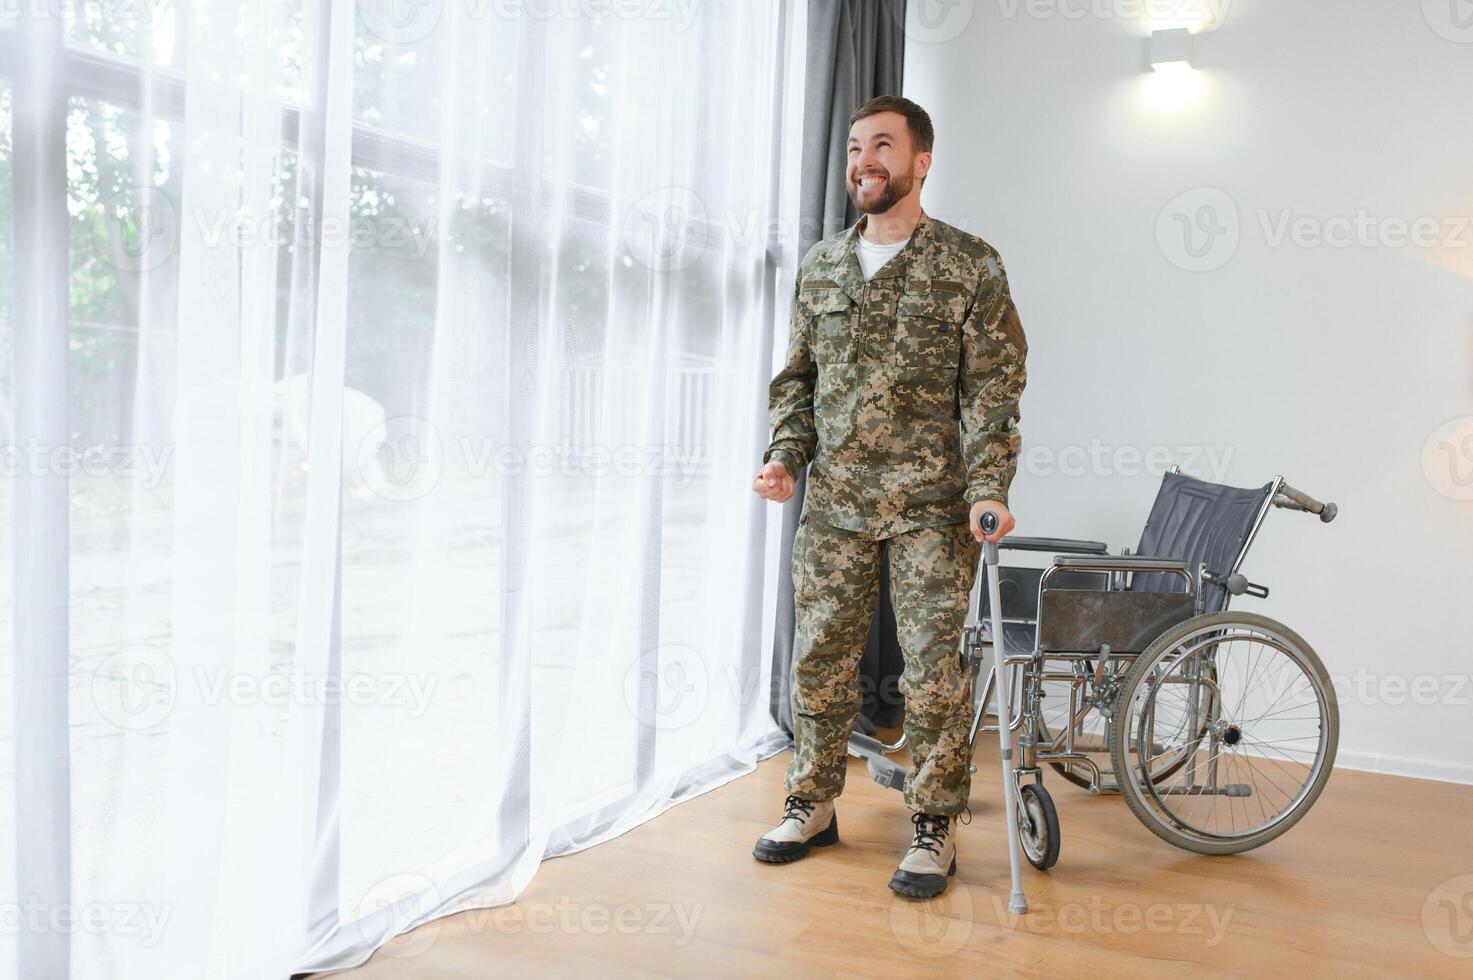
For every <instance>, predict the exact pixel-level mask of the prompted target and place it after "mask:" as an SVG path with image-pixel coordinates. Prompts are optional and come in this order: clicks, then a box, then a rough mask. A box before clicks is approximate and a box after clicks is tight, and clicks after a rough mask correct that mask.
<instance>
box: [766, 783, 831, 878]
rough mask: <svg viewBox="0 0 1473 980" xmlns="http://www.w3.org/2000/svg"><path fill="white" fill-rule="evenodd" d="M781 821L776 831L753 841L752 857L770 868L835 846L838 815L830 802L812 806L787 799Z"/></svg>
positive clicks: (808, 802)
mask: <svg viewBox="0 0 1473 980" xmlns="http://www.w3.org/2000/svg"><path fill="white" fill-rule="evenodd" d="M783 810H784V813H783V818H782V820H780V821H778V824H777V826H776V827H774V828H772V829H771V830H769V831H768V832H767V833H765V834H763V835H762V836H761V837H759V838H757V846H756V847H754V848H753V849H752V856H753V857H755V858H756V859H757V860H759V861H767V862H769V863H770V864H786V863H787V862H789V861H796V860H798V859H799V858H801V857H807V856H808V850H809V848H811V847H828V846H829V845H830V844H837V843H838V842H839V815H838V814H837V813H835V812H834V801H833V800H824V801H823V802H821V803H815V802H813V801H811V800H800V799H798V797H796V796H790V797H788V798H787V799H786V800H784V801H783Z"/></svg>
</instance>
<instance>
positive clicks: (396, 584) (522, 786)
mask: <svg viewBox="0 0 1473 980" xmlns="http://www.w3.org/2000/svg"><path fill="white" fill-rule="evenodd" d="M16 10H17V11H18V16H11V17H8V18H6V19H5V20H3V21H0V54H3V55H4V57H3V58H0V66H5V67H4V68H3V75H0V122H3V126H0V151H3V152H0V180H3V181H5V182H6V184H10V185H13V194H12V193H10V192H9V191H7V193H6V194H5V201H4V204H3V205H0V207H3V212H0V220H3V222H4V225H3V227H0V239H3V240H4V247H5V248H6V249H7V250H9V249H11V248H12V245H11V242H10V239H11V238H12V236H13V238H14V246H13V247H14V249H15V254H16V256H17V261H15V263H14V269H15V275H14V276H13V277H12V276H11V275H10V274H9V266H10V264H11V255H12V253H11V252H10V251H7V252H6V253H4V257H5V259H6V263H5V264H6V266H7V269H6V271H5V273H4V276H5V278H4V279H3V280H0V353H3V355H4V356H3V359H0V371H3V378H0V380H3V398H0V421H3V422H4V431H3V436H4V444H5V449H6V459H5V463H6V466H5V471H4V474H3V482H0V494H3V499H4V504H5V506H4V509H3V512H0V520H3V521H4V522H5V524H6V527H5V536H4V547H5V549H6V551H5V555H4V558H5V560H4V561H3V562H0V576H3V577H4V582H3V586H4V591H3V595H4V600H3V601H4V606H3V608H4V610H5V612H6V615H7V622H6V623H5V628H4V630H3V631H0V644H3V648H0V653H3V659H0V684H3V685H4V690H3V692H0V693H3V695H4V702H3V703H4V714H3V717H0V738H3V739H4V743H5V747H6V751H5V752H3V754H0V806H4V807H5V808H6V809H7V810H8V811H9V812H10V813H12V814H13V815H14V819H13V820H11V819H6V820H5V822H4V824H5V829H4V830H3V831H0V902H3V903H5V912H6V913H7V916H8V919H7V921H6V922H5V923H4V924H5V925H6V926H7V928H3V929H0V975H9V974H11V973H12V972H13V973H15V974H18V975H23V976H47V977H53V976H68V975H70V976H76V977H141V978H142V977H146V978H151V980H152V978H158V977H175V976H179V977H183V976H229V977H237V976H238V977H252V978H255V977H264V976H286V975H288V974H290V973H291V972H293V971H297V970H305V969H323V968H329V967H335V966H344V965H350V964H353V963H357V962H361V961H362V960H363V959H365V958H366V957H367V956H368V955H369V953H370V952H371V951H372V950H373V949H374V948H376V947H378V946H380V945H381V944H384V943H386V942H388V941H390V940H391V939H392V937H394V936H396V935H397V934H399V933H401V932H403V931H404V930H406V929H407V928H409V927H411V926H413V925H415V924H417V923H420V922H424V921H427V920H429V919H432V918H434V917H436V916H439V915H443V914H446V913H448V912H452V911H455V910H458V909H463V908H469V907H475V906H485V905H492V904H499V903H504V902H508V901H510V900H512V899H513V898H514V897H515V896H516V895H517V894H518V892H519V891H520V890H521V889H522V888H523V887H524V886H525V885H526V884H527V883H528V882H529V881H530V880H531V878H532V876H533V875H534V873H535V872H536V869H537V866H538V864H539V863H540V861H541V860H543V859H544V858H545V857H547V856H552V855H556V854H560V853H566V852H568V851H571V850H575V849H578V848H580V847H584V846H588V845H590V844H593V843H597V842H599V841H602V840H606V839H608V838H610V837H612V836H615V835H617V834H619V833H622V832H623V831H625V830H627V829H629V828H630V827H632V826H634V825H636V824H637V823H639V822H641V821H643V820H645V819H648V818H649V817H651V816H653V815H655V814H657V813H658V812H660V811H661V810H662V809H664V808H666V807H668V806H670V805H671V804H673V803H674V802H678V801H680V800H682V799H685V798H688V797H689V796H691V795H694V794H696V793H699V792H702V791H704V790H706V789H709V788H711V787H713V786H716V785H719V784H720V783H722V782H724V781H726V780H728V779H730V778H733V777H734V776H737V775H740V774H742V773H744V772H747V771H749V770H750V769H751V767H752V765H753V764H754V763H755V761H757V760H758V759H760V758H761V757H763V756H764V755H767V754H770V753H771V752H773V751H776V750H777V748H779V747H780V746H781V744H782V739H781V738H780V737H779V736H778V734H777V732H776V731H775V728H774V726H773V724H772V722H771V719H770V717H769V713H768V703H769V697H770V694H769V691H770V676H769V675H770V665H769V654H768V651H770V649H771V630H772V623H771V616H770V614H769V613H768V610H769V609H770V605H771V601H770V600H771V596H770V594H769V593H770V591H771V582H772V576H771V571H772V568H773V566H774V563H775V560H776V559H775V557H774V556H775V554H776V549H775V547H774V535H775V528H774V527H773V523H774V522H773V521H772V520H771V518H772V517H773V516H774V515H773V514H771V513H769V512H768V511H766V510H765V509H764V508H763V507H762V506H760V505H759V504H758V503H757V502H755V501H754V499H753V498H752V495H751V493H750V491H749V490H748V489H747V488H748V485H749V481H750V478H751V474H752V472H754V469H755V461H757V460H758V459H759V458H760V453H761V449H762V447H763V446H764V445H765V442H766V436H767V432H766V422H765V389H766V382H767V379H768V378H769V377H770V373H771V369H772V352H773V346H774V342H776V343H777V344H778V345H779V346H781V345H782V344H784V343H785V323H786V317H787V303H786V300H787V296H788V294H789V291H790V288H791V275H792V268H791V267H792V265H793V264H794V263H795V260H796V256H794V255H793V254H792V250H791V248H786V249H785V248H784V247H783V243H784V240H785V239H786V238H787V237H788V236H785V235H784V234H783V228H782V225H781V222H780V221H779V218H778V216H779V215H780V214H793V213H795V212H796V208H795V207H794V206H793V205H794V203H795V201H794V199H793V195H794V194H795V190H794V185H795V180H794V178H795V177H796V174H794V172H793V171H794V169H795V163H796V150H797V141H796V140H794V139H791V136H792V135H793V134H794V131H795V120H796V117H795V114H794V109H793V107H794V106H796V105H800V104H801V93H799V92H796V91H794V89H795V86H796V85H798V84H801V83H800V79H801V73H800V72H794V71H793V69H792V66H791V63H793V62H794V61H795V60H796V61H797V62H799V63H800V62H801V51H800V50H798V49H800V48H801V43H798V44H796V45H795V41H794V38H795V35H796V33H797V30H798V28H797V26H796V25H795V24H794V23H793V19H794V17H795V16H800V14H801V12H794V11H790V10H789V9H788V5H786V4H784V3H779V2H773V3H760V4H759V3H741V4H736V3H732V4H683V3H666V2H654V0H650V2H648V3H635V4H611V5H606V4H544V3H536V4H533V3H528V4H521V3H511V2H505V3H495V2H491V0H443V2H440V0H433V2H429V3H414V4H411V3H404V2H400V0H359V2H357V3H354V2H353V0H321V2H316V0H264V2H257V3H251V4H243V3H240V2H239V0H163V2H158V3H146V4H137V5H133V4H117V5H71V4H57V5H50V4H25V3H22V4H20V5H18V7H17V8H16ZM0 186H4V185H0ZM12 205H13V206H12ZM23 250H29V251H27V252H26V255H27V258H26V260H25V261H20V260H19V256H20V252H21V251H23ZM53 259H54V261H52V260H53ZM58 296H59V297H60V299H58ZM48 304H50V305H48ZM774 334H776V338H775V339H774ZM11 926H13V927H11ZM400 945H401V948H399V949H398V950H397V952H399V953H400V954H401V955H412V954H413V953H415V952H417V951H418V949H419V948H422V945H423V944H419V946H418V947H416V948H410V947H408V946H403V945H402V944H400ZM390 951H391V952H392V951H395V949H394V947H393V946H392V945H391V946H390Z"/></svg>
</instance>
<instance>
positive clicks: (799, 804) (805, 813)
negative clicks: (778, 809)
mask: <svg viewBox="0 0 1473 980" xmlns="http://www.w3.org/2000/svg"><path fill="white" fill-rule="evenodd" d="M815 805H816V804H815V803H814V802H813V801H812V800H800V799H798V797H796V796H790V797H788V798H787V799H786V800H784V801H783V818H782V820H779V821H778V823H779V824H780V825H781V824H782V823H784V822H786V821H788V820H796V821H798V823H799V824H802V823H805V822H807V820H808V818H809V817H811V816H813V808H814V806H815Z"/></svg>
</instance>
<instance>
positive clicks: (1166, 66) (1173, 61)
mask: <svg viewBox="0 0 1473 980" xmlns="http://www.w3.org/2000/svg"><path fill="white" fill-rule="evenodd" d="M1151 67H1152V68H1154V69H1156V70H1157V71H1189V70H1190V69H1191V67H1192V32H1191V31H1189V30H1188V29H1187V28H1185V27H1177V28H1173V29H1171V30H1167V31H1152V32H1151Z"/></svg>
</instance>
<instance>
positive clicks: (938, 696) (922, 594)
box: [763, 211, 1028, 815]
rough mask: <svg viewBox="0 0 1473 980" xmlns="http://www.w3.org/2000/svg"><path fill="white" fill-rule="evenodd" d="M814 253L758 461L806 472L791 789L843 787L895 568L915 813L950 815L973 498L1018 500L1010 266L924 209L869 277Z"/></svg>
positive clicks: (806, 793)
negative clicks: (879, 610)
mask: <svg viewBox="0 0 1473 980" xmlns="http://www.w3.org/2000/svg"><path fill="white" fill-rule="evenodd" d="M866 220H867V218H865V217H861V218H860V220H859V221H858V222H857V223H856V224H854V225H853V226H851V227H850V228H849V229H848V230H846V231H844V232H841V233H839V234H837V235H834V236H833V237H831V238H827V239H824V240H823V241H821V242H818V243H817V244H816V245H814V246H813V248H811V249H810V250H809V251H808V254H807V255H805V256H804V258H803V261H802V263H801V264H800V266H799V271H798V276H797V280H796V282H795V283H794V290H793V315H792V329H791V336H790V340H789V344H788V353H787V362H786V364H784V366H783V368H782V370H781V371H779V372H778V374H777V376H776V377H774V378H773V380H772V385H771V388H770V399H769V415H770V422H771V425H772V430H773V437H772V442H771V445H770V446H769V448H768V450H767V452H766V453H765V454H764V455H763V460H764V462H766V461H771V460H777V461H779V462H781V463H782V464H783V465H784V466H785V467H786V468H787V469H788V471H789V472H790V473H792V474H793V476H794V477H796V476H797V475H798V474H799V473H800V472H801V471H802V470H803V468H804V467H805V466H808V465H809V464H810V463H811V464H812V466H811V468H810V470H809V476H808V488H807V493H806V496H805V498H804V501H803V512H802V514H801V516H800V517H799V524H798V532H797V535H796V537H795V538H794V541H793V565H792V570H793V583H794V591H795V607H796V618H797V629H796V638H795V644H794V673H795V683H794V692H793V716H794V717H793V726H794V740H795V749H794V753H793V761H792V763H791V765H790V766H789V768H788V772H787V791H788V792H789V793H790V794H792V795H794V796H797V797H799V798H801V799H805V800H828V799H832V798H834V797H836V796H838V795H839V792H840V791H841V790H842V789H843V785H844V773H845V745H846V743H847V742H848V739H849V734H850V731H851V728H852V726H853V723H854V718H855V715H856V714H857V713H858V710H859V707H860V703H861V695H860V691H859V685H858V676H857V668H858V663H859V658H860V655H861V654H862V653H863V650H864V646H865V643H866V641H867V638H868V636H869V628H870V620H871V618H872V616H873V614H874V608H875V603H876V600H877V598H878V595H879V568H880V557H881V553H882V551H884V550H888V552H889V557H890V583H891V601H892V604H893V605H894V607H895V618H896V624H897V630H898V634H899V640H900V646H901V650H902V652H903V653H904V656H905V670H904V672H903V674H902V675H901V679H900V691H901V693H902V694H903V695H905V699H906V715H905V733H906V740H907V742H908V744H909V745H910V749H911V755H912V758H913V760H914V765H913V767H912V770H911V773H910V775H909V776H908V777H907V779H906V783H905V801H906V804H907V805H908V806H910V807H911V808H912V809H914V810H918V811H924V812H926V813H932V814H946V815H951V814H956V813H959V812H961V810H962V809H963V808H964V807H965V806H966V802H967V796H968V793H969V790H970V777H969V774H968V768H967V767H968V765H969V763H970V759H969V751H968V745H967V735H968V729H969V726H970V721H971V717H970V714H971V712H970V709H971V706H970V704H969V703H968V698H967V677H966V676H965V672H964V671H963V670H962V669H961V661H960V656H959V652H958V651H959V641H960V635H961V629H962V626H963V625H964V623H965V620H966V615H967V607H968V597H969V593H970V590H971V586H972V580H973V576H974V575H975V573H976V569H977V560H978V556H979V551H980V547H981V546H980V544H978V542H977V540H976V539H975V538H974V537H973V536H972V534H971V531H970V530H969V529H968V527H967V521H968V518H969V514H970V510H971V506H972V504H974V503H976V502H977V501H979V500H996V501H1001V502H1003V503H1004V504H1006V502H1007V493H1008V487H1009V484H1011V482H1012V478H1013V474H1014V472H1015V471H1016V468H1017V458H1018V452H1019V448H1020V439H1019V435H1018V414H1019V413H1018V399H1019V397H1020V395H1021V394H1022V391H1023V385H1024V382H1025V379H1026V374H1025V369H1024V359H1025V357H1026V354H1027V349H1028V347H1027V341H1026V340H1025V339H1024V336H1023V329H1022V326H1021V325H1020V324H1019V322H1018V314H1017V310H1016V309H1015V308H1014V306H1013V302H1012V298H1011V296H1010V295H1009V292H1008V284H1007V274H1006V272H1005V270H1004V269H1003V266H1002V261H1001V259H1000V257H999V256H998V254H997V252H996V251H995V250H994V249H993V248H992V247H991V246H990V245H988V244H987V243H986V242H984V241H982V240H981V239H980V238H977V237H976V236H974V235H969V234H967V233H966V232H963V231H961V230H960V229H958V228H954V227H952V226H951V225H948V224H945V223H943V222H940V221H937V220H936V219H934V218H932V217H930V216H929V215H927V214H925V213H924V211H923V212H922V214H921V217H920V221H919V222H918V223H917V225H916V228H915V231H914V233H913V234H912V236H911V239H910V241H909V242H908V243H907V244H906V245H905V247H904V248H902V249H901V250H900V252H898V253H897V254H896V255H895V256H894V257H893V258H892V259H890V261H889V262H887V263H886V264H885V265H884V266H883V267H882V268H881V269H879V270H878V271H876V273H875V275H874V277H873V278H872V279H870V280H869V281H868V282H866V281H865V279H864V275H863V273H862V272H861V269H860V265H859V260H858V258H857V256H856V255H855V238H856V236H857V235H858V234H859V231H860V230H861V228H862V227H863V226H864V224H865V222H866Z"/></svg>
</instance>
